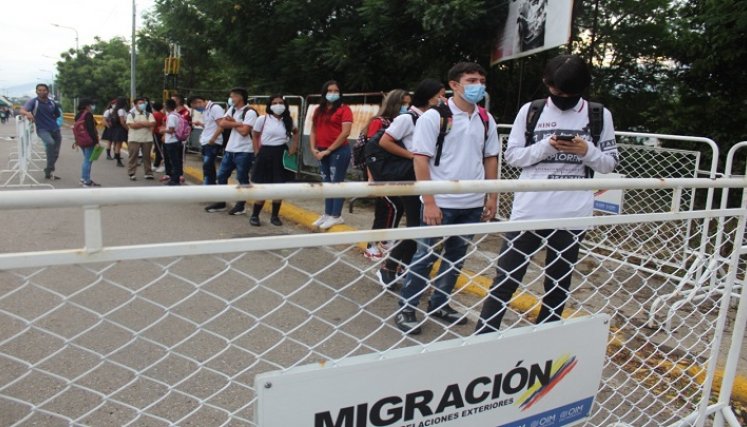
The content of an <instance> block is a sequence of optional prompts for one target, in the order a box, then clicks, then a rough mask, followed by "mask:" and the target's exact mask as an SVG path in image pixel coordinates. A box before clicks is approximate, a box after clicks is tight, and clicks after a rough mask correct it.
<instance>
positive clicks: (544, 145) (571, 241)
mask: <svg viewBox="0 0 747 427" xmlns="http://www.w3.org/2000/svg"><path fill="white" fill-rule="evenodd" d="M543 80H544V83H545V85H546V86H547V88H548V91H549V92H550V96H549V97H548V98H547V99H546V100H544V102H543V101H542V100H540V101H535V102H531V103H528V104H526V105H524V106H523V107H522V108H521V110H519V113H518V114H517V116H516V120H515V121H514V125H513V128H512V129H511V135H510V136H509V140H508V146H507V148H506V154H505V159H506V163H508V164H509V165H511V166H514V167H519V168H522V172H521V176H520V177H519V179H584V178H590V177H591V176H592V175H593V172H594V171H596V172H599V173H610V172H612V171H613V170H614V169H615V167H616V166H617V163H618V153H617V145H616V143H615V129H614V126H613V123H612V115H611V114H610V112H609V111H608V110H607V109H604V108H603V107H601V106H600V105H599V104H597V105H596V106H594V105H593V104H590V103H589V102H588V101H587V100H585V99H583V98H582V97H581V94H582V93H583V92H584V91H586V89H587V88H588V87H589V85H590V84H591V73H590V72H589V69H588V67H587V65H586V63H585V62H584V61H583V59H581V58H580V57H578V56H575V55H561V56H558V57H556V58H553V59H551V60H550V61H549V62H548V64H547V66H546V68H545V72H544V77H543ZM594 112H598V115H599V117H598V119H596V120H595V117H594ZM533 115H535V116H536V118H535V119H534V120H532V116H533ZM528 116H529V118H528ZM594 122H596V123H598V125H601V129H594V127H595V126H593V125H592V123H594ZM528 124H529V125H530V126H531V125H534V128H533V129H529V132H527V125H528ZM597 127H598V126H597ZM595 133H598V135H594V134H595ZM593 136H596V138H594V137H593ZM593 209H594V194H593V192H592V191H544V192H526V193H516V194H515V195H514V203H513V208H512V210H511V220H512V221H515V220H531V219H560V218H577V217H590V216H592V215H593ZM584 233H585V230H584V229H574V230H567V229H543V230H533V231H522V232H511V233H506V234H505V235H504V238H505V240H504V244H503V248H502V250H501V253H500V256H499V258H498V267H497V274H496V277H495V279H494V280H493V286H492V288H491V291H490V295H489V296H488V298H487V299H486V300H485V303H484V305H483V308H482V312H481V314H480V322H479V323H478V325H477V332H478V333H486V332H493V331H497V330H498V329H499V328H500V324H501V320H502V319H503V315H504V314H505V310H506V307H507V306H508V303H509V302H510V300H511V298H512V297H513V294H514V292H516V290H517V289H518V287H519V285H520V284H521V282H522V279H523V278H524V274H525V273H526V271H527V267H528V266H529V262H530V259H531V257H532V255H534V254H536V253H537V252H539V251H540V250H542V249H543V247H544V248H545V250H546V257H545V271H544V273H545V280H544V288H545V295H544V297H543V299H542V307H541V309H540V313H539V316H538V317H537V323H538V324H539V323H543V322H552V321H557V320H560V318H561V315H562V313H563V308H564V306H565V303H566V301H567V299H568V296H569V294H570V287H571V276H572V274H573V269H574V267H575V265H576V262H577V261H578V251H579V247H580V245H581V241H582V240H583V238H584Z"/></svg>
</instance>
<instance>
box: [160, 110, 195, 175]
mask: <svg viewBox="0 0 747 427" xmlns="http://www.w3.org/2000/svg"><path fill="white" fill-rule="evenodd" d="M164 107H165V108H166V125H165V126H164V128H163V129H162V130H161V133H162V134H163V135H164V141H163V145H164V148H165V151H166V156H168V158H169V163H170V164H171V171H172V173H171V175H169V182H168V184H167V185H181V182H180V181H179V177H180V176H182V174H183V166H184V163H183V160H184V153H183V150H184V148H183V146H182V141H184V140H186V138H185V134H186V137H189V132H188V129H190V127H189V123H187V121H186V120H184V118H183V117H182V116H180V115H179V113H177V112H176V102H175V101H174V100H173V99H167V100H166V101H165V102H164Z"/></svg>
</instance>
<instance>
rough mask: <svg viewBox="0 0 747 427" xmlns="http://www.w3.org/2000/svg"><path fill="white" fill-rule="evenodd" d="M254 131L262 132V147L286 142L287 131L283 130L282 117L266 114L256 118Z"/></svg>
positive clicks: (275, 145)
mask: <svg viewBox="0 0 747 427" xmlns="http://www.w3.org/2000/svg"><path fill="white" fill-rule="evenodd" d="M254 131H255V132H259V133H261V134H262V139H261V141H262V146H263V147H278V146H281V145H285V144H287V143H288V133H287V132H286V130H285V123H283V119H279V118H277V117H275V116H274V115H272V114H266V115H264V116H262V117H260V118H258V119H257V122H256V123H255V124H254Z"/></svg>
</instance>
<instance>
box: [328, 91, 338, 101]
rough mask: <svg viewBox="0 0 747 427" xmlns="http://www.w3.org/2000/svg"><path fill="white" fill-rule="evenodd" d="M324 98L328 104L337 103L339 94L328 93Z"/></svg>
mask: <svg viewBox="0 0 747 427" xmlns="http://www.w3.org/2000/svg"><path fill="white" fill-rule="evenodd" d="M325 98H327V101H329V102H335V101H337V100H338V99H340V94H339V93H337V92H330V93H328V94H327V95H326V96H325Z"/></svg>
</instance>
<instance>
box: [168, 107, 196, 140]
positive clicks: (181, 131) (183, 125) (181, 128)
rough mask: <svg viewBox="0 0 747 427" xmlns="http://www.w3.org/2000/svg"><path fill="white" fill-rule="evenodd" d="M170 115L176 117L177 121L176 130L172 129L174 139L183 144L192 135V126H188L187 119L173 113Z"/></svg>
mask: <svg viewBox="0 0 747 427" xmlns="http://www.w3.org/2000/svg"><path fill="white" fill-rule="evenodd" d="M171 114H174V115H176V117H177V121H176V129H174V136H175V137H176V139H178V140H179V141H181V142H184V141H186V140H188V139H189V135H190V134H191V133H192V126H190V124H189V122H188V121H187V119H185V118H184V117H183V116H182V115H181V114H179V113H176V112H173V113H171Z"/></svg>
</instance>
